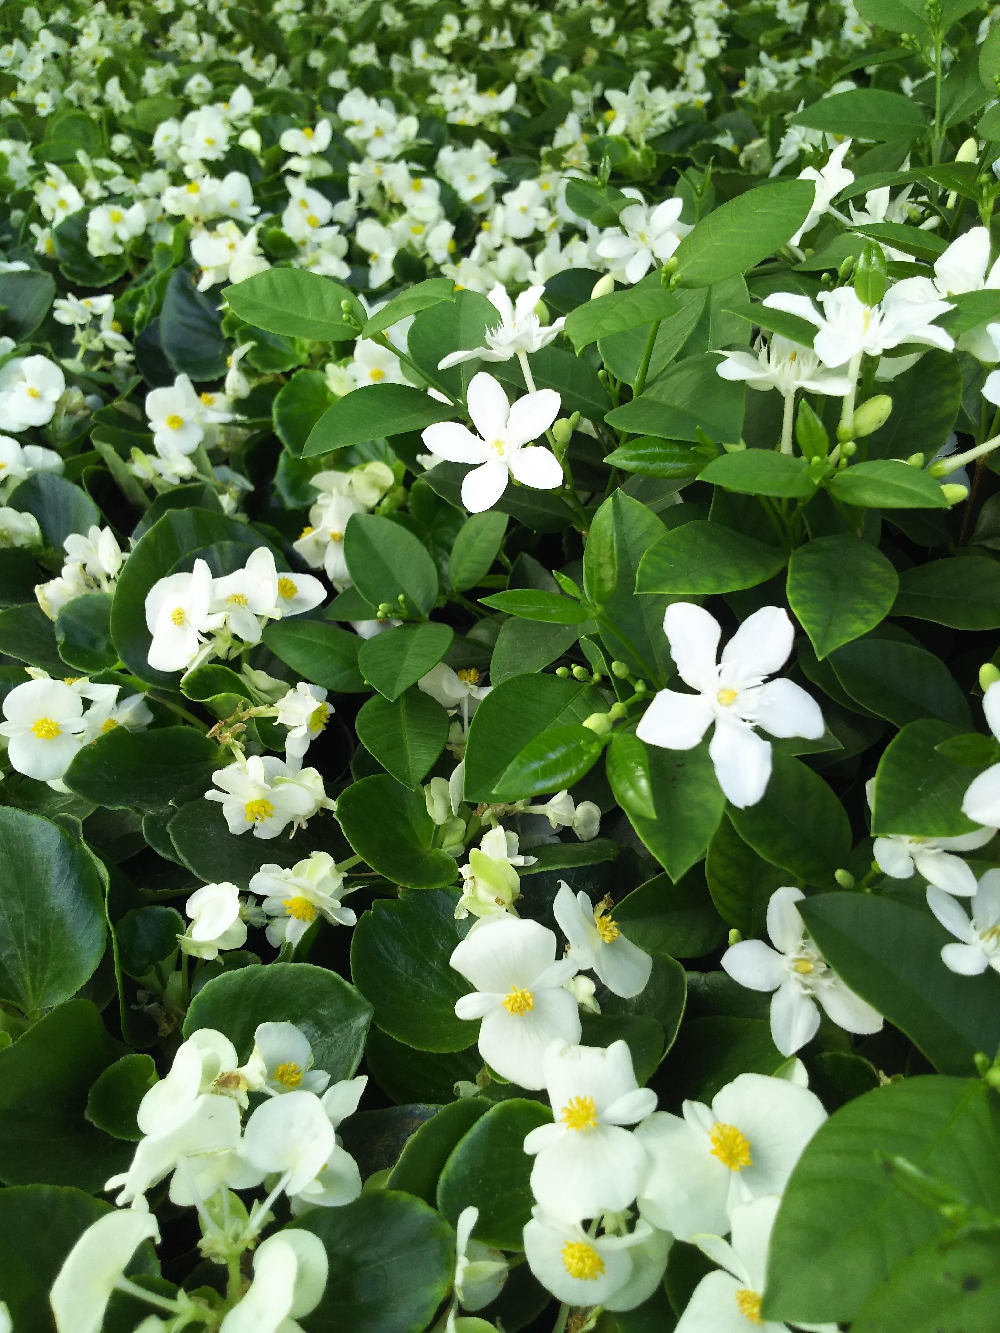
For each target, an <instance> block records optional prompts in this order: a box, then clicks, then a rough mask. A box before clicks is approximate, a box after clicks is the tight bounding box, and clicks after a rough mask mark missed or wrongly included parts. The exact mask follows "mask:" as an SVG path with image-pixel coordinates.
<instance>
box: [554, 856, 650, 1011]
mask: <svg viewBox="0 0 1000 1333" xmlns="http://www.w3.org/2000/svg"><path fill="white" fill-rule="evenodd" d="M552 911H553V914H554V916H555V919H556V921H557V922H558V923H559V929H560V930H561V931H562V933H563V934H564V935H565V936H566V938H567V939H568V940H569V945H570V947H569V957H570V958H572V960H573V962H574V963H576V964H577V966H578V967H580V968H583V969H584V970H588V969H593V971H594V972H596V973H597V975H598V977H599V978H600V979H601V981H603V982H604V984H605V986H607V988H608V990H609V991H611V992H612V993H613V994H615V995H620V996H622V998H623V999H630V998H631V997H632V996H633V995H638V994H639V993H640V992H641V991H643V990H644V989H645V987H646V982H647V981H648V980H649V974H650V972H651V971H652V970H653V960H652V958H651V957H650V956H649V954H648V953H646V951H645V950H644V949H640V948H639V946H638V945H637V944H633V943H632V941H631V940H630V939H628V938H627V937H626V936H625V935H623V934H622V933H621V931H620V930H619V929H618V926H617V925H616V924H615V922H614V919H613V918H612V916H611V914H610V912H609V911H608V905H607V903H605V902H601V903H598V905H597V906H596V907H595V906H594V905H593V903H592V902H591V901H590V899H589V898H588V897H587V895H586V894H585V893H584V892H583V891H582V890H581V891H580V892H579V893H578V894H576V895H575V896H574V894H573V890H572V889H571V888H570V887H569V885H568V884H567V883H566V881H565V880H560V881H559V892H558V893H557V894H556V897H555V902H554V903H553V904H552Z"/></svg>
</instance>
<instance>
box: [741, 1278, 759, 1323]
mask: <svg viewBox="0 0 1000 1333" xmlns="http://www.w3.org/2000/svg"><path fill="white" fill-rule="evenodd" d="M736 1304H737V1306H738V1307H739V1311H740V1314H741V1315H742V1316H743V1318H744V1319H749V1320H750V1322H751V1324H763V1322H764V1321H763V1319H762V1318H761V1317H760V1306H761V1297H760V1296H759V1295H758V1293H757V1292H756V1291H751V1290H750V1288H749V1287H740V1289H739V1291H737V1293H736Z"/></svg>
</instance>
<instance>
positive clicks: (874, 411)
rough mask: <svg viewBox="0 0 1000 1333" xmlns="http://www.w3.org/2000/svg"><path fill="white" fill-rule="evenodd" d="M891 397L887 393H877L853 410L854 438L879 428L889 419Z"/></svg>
mask: <svg viewBox="0 0 1000 1333" xmlns="http://www.w3.org/2000/svg"><path fill="white" fill-rule="evenodd" d="M891 411H892V399H891V398H890V397H889V395H888V394H887V393H878V394H876V395H875V397H874V398H869V399H868V400H867V401H866V402H864V403H862V404H861V406H860V407H858V408H855V410H854V438H855V439H861V438H863V437H864V436H865V435H871V434H873V433H874V432H875V431H877V430H879V429H880V428H881V427H882V426H884V425H885V423H886V422H887V421H888V420H889V413H890V412H891Z"/></svg>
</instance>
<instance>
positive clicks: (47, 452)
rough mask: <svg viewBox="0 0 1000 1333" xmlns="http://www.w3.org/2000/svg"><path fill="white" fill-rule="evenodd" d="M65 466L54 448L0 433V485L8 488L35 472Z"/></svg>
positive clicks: (58, 470) (51, 470)
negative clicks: (29, 442) (21, 440)
mask: <svg viewBox="0 0 1000 1333" xmlns="http://www.w3.org/2000/svg"><path fill="white" fill-rule="evenodd" d="M0 382H2V381H0ZM65 466H66V465H65V463H64V462H63V460H62V459H61V458H60V457H59V455H58V454H57V453H56V451H55V450H54V449H43V448H42V446H41V445H38V444H21V443H20V442H19V441H17V440H15V439H14V438H13V436H11V435H0V486H5V487H6V488H7V489H9V490H10V489H13V487H14V486H15V485H16V484H17V483H18V482H19V481H24V480H25V479H26V478H27V477H30V476H31V475H32V474H33V473H35V472H59V473H61V472H62V471H63V470H64V468H65Z"/></svg>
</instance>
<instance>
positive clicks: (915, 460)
mask: <svg viewBox="0 0 1000 1333" xmlns="http://www.w3.org/2000/svg"><path fill="white" fill-rule="evenodd" d="M906 461H907V463H908V464H909V465H910V467H923V465H924V462H925V457H924V455H923V454H910V456H909V458H908V459H907V460H906ZM945 475H947V474H945Z"/></svg>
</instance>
